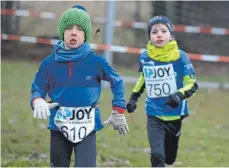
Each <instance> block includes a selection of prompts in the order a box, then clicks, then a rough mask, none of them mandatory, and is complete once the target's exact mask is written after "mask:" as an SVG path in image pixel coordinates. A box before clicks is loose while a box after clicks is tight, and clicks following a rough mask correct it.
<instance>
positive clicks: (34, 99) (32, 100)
mask: <svg viewBox="0 0 229 168" xmlns="http://www.w3.org/2000/svg"><path fill="white" fill-rule="evenodd" d="M36 99H42V97H35V98H34V99H33V100H32V105H33V103H34V101H35V100H36Z"/></svg>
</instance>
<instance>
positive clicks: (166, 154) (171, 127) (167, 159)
mask: <svg viewBox="0 0 229 168" xmlns="http://www.w3.org/2000/svg"><path fill="white" fill-rule="evenodd" d="M181 125H182V123H181V119H180V120H174V121H163V120H160V119H159V118H156V117H154V116H148V117H147V134H148V141H149V144H150V148H151V165H152V167H164V166H165V164H169V165H171V164H173V163H174V162H175V160H176V157H177V150H178V143H179V137H180V130H181Z"/></svg>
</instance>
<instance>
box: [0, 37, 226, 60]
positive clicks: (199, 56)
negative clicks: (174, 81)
mask: <svg viewBox="0 0 229 168" xmlns="http://www.w3.org/2000/svg"><path fill="white" fill-rule="evenodd" d="M1 39H3V40H13V41H21V42H28V43H39V44H48V45H54V44H56V43H57V42H58V41H59V40H58V39H48V38H38V37H31V36H19V35H13V34H1ZM90 46H91V49H93V50H110V51H112V52H119V53H127V54H141V53H142V52H143V51H145V50H146V49H145V48H131V47H125V46H116V45H112V46H108V45H104V44H90ZM188 55H189V57H190V59H193V60H200V61H208V62H228V63H229V56H219V55H208V54H193V53H188Z"/></svg>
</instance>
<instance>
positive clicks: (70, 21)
mask: <svg viewBox="0 0 229 168" xmlns="http://www.w3.org/2000/svg"><path fill="white" fill-rule="evenodd" d="M73 25H78V26H80V27H81V28H82V29H83V30H84V32H85V40H86V41H87V42H88V41H89V40H90V37H91V32H92V26H91V17H90V15H89V14H88V13H87V10H86V9H85V8H84V7H83V6H80V5H75V6H73V7H72V8H70V9H68V10H66V11H65V12H64V13H63V14H62V16H61V18H60V21H59V25H58V34H59V37H60V39H61V40H64V31H65V30H66V29H67V28H68V27H70V26H73Z"/></svg>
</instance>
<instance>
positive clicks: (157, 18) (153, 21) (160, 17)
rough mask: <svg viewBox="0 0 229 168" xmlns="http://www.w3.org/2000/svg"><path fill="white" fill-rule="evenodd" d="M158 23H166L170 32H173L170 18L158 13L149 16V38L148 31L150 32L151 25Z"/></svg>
mask: <svg viewBox="0 0 229 168" xmlns="http://www.w3.org/2000/svg"><path fill="white" fill-rule="evenodd" d="M159 23H161V24H164V25H166V26H167V27H168V29H169V31H170V33H171V34H173V24H172V22H171V20H169V18H168V17H166V16H163V15H158V16H155V17H153V18H151V19H150V20H149V22H148V35H149V38H150V32H151V29H152V26H153V25H155V24H159Z"/></svg>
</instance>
